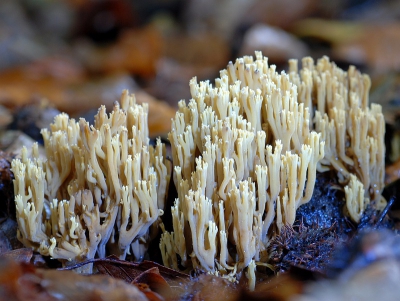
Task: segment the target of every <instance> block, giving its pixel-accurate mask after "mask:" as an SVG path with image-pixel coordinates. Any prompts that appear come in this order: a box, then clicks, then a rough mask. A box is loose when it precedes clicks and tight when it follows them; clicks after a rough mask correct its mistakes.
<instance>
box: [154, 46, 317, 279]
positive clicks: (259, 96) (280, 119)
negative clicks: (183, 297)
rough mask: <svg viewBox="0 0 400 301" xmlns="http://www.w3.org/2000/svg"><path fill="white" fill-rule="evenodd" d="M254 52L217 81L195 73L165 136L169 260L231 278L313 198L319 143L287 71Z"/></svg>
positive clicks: (166, 259) (260, 256)
mask: <svg viewBox="0 0 400 301" xmlns="http://www.w3.org/2000/svg"><path fill="white" fill-rule="evenodd" d="M256 55H257V59H256V60H255V61H254V60H253V58H252V57H244V58H242V59H238V60H237V61H236V63H235V64H232V63H230V64H229V65H228V69H227V70H223V71H221V77H220V78H218V79H216V81H215V87H213V86H212V85H211V84H210V83H209V82H200V83H197V82H196V79H193V80H192V81H191V82H190V90H191V95H192V99H191V100H190V101H189V103H188V104H186V103H185V102H184V101H181V102H180V103H179V111H178V112H177V114H176V117H175V119H173V121H172V131H171V132H170V134H169V139H170V141H171V145H172V155H173V163H174V166H175V170H174V182H175V185H176V187H177V190H178V198H177V199H176V200H175V204H174V206H173V207H172V215H173V228H174V231H173V232H172V233H168V232H165V233H164V234H163V236H162V239H161V243H160V246H161V250H162V255H163V261H164V263H165V264H166V265H168V266H171V267H173V268H178V264H180V265H181V266H183V267H186V268H198V269H202V270H206V271H208V272H210V273H216V274H221V275H223V276H225V277H229V278H231V279H236V277H237V276H238V275H240V273H241V271H243V270H244V269H245V268H247V267H248V266H249V265H250V266H251V267H252V269H254V267H255V265H254V261H259V260H261V259H265V257H266V256H267V254H266V246H267V244H268V241H269V239H270V237H271V235H273V233H276V232H278V231H279V230H280V228H281V227H282V225H284V224H293V222H294V221H295V214H296V210H297V208H298V207H299V206H301V205H302V204H305V203H307V202H308V201H309V200H310V199H311V196H312V192H313V189H314V184H315V176H316V169H317V164H318V162H319V161H320V160H321V159H322V158H323V156H324V143H323V142H321V141H320V135H319V134H317V133H316V132H314V131H310V119H309V118H310V113H309V108H307V107H305V106H304V104H302V103H299V102H298V100H297V99H298V95H297V86H296V85H294V84H293V83H291V81H290V78H289V75H287V74H285V73H281V74H278V73H277V72H276V71H275V66H268V62H267V59H266V58H264V57H262V55H261V53H257V54H256ZM178 259H179V260H178ZM247 274H248V275H253V274H254V271H248V272H247Z"/></svg>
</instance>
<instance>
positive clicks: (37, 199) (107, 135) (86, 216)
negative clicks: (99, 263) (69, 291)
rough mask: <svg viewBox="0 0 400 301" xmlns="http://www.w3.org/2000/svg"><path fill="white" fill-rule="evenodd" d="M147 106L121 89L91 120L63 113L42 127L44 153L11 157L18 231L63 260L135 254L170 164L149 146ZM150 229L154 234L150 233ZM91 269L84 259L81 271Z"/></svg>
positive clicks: (146, 235)
mask: <svg viewBox="0 0 400 301" xmlns="http://www.w3.org/2000/svg"><path fill="white" fill-rule="evenodd" d="M147 115H148V107H147V105H146V104H144V105H142V106H141V105H137V104H136V102H135V98H134V96H130V95H128V92H127V91H124V93H123V94H122V97H121V105H119V104H118V103H116V104H115V105H114V109H113V111H112V112H111V113H110V114H107V113H106V109H105V107H104V106H103V107H101V108H100V109H99V111H98V113H97V115H96V116H95V122H94V125H93V126H89V124H88V123H87V122H86V121H85V120H83V119H81V120H80V121H79V122H76V121H75V120H74V119H70V118H69V117H68V116H67V115H66V114H60V115H58V116H57V117H56V118H55V120H54V123H53V124H51V126H50V127H51V129H50V131H48V130H46V129H44V130H42V135H43V138H44V146H45V150H46V158H44V159H43V158H40V157H39V154H38V147H37V145H36V146H34V149H33V154H34V155H33V158H28V157H27V150H26V149H24V150H23V151H22V158H21V159H15V160H13V161H12V170H13V172H14V176H15V181H14V191H15V203H16V208H17V221H18V227H19V232H18V238H19V240H20V241H21V242H22V243H23V244H24V245H25V246H27V247H31V248H32V249H34V250H35V251H38V252H40V253H41V254H43V255H49V256H51V257H53V258H56V259H59V260H60V261H62V262H63V263H69V262H70V263H76V262H81V261H84V260H86V259H92V258H94V257H95V256H96V255H97V256H98V257H100V258H101V257H105V256H106V247H107V248H108V249H109V250H110V252H112V253H114V254H117V255H119V256H120V258H122V259H124V258H125V256H126V255H127V254H133V257H134V259H136V260H141V259H142V258H143V256H144V253H145V251H146V250H147V247H148V243H149V241H150V240H151V239H152V236H154V234H155V233H154V232H155V231H151V230H152V229H151V228H152V226H153V227H154V228H155V230H157V223H158V220H159V217H160V216H161V215H162V214H163V209H164V201H165V197H166V194H167V187H168V183H169V175H170V171H169V170H170V169H171V167H170V164H169V162H168V161H166V156H165V151H166V150H165V145H164V144H162V143H161V142H160V141H159V140H158V141H157V144H156V146H155V147H152V146H150V145H149V138H148V128H147ZM152 232H153V233H152ZM90 270H91V266H90V265H88V266H84V269H83V271H89V272H90Z"/></svg>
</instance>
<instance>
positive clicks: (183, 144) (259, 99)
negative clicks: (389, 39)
mask: <svg viewBox="0 0 400 301" xmlns="http://www.w3.org/2000/svg"><path fill="white" fill-rule="evenodd" d="M302 64H303V66H302V68H301V69H300V70H298V67H297V62H296V61H295V60H291V61H290V62H289V66H290V69H289V72H288V73H285V72H282V73H280V74H279V73H278V72H277V71H276V67H275V66H274V65H269V64H268V59H267V58H266V57H263V56H262V54H261V53H260V52H256V58H255V60H254V58H253V57H251V56H245V57H243V58H239V59H237V60H236V62H235V63H232V62H230V63H229V64H228V66H227V69H225V70H222V71H221V72H220V78H217V79H216V80H215V86H213V85H212V84H211V83H210V82H209V81H205V82H200V83H198V82H197V80H196V78H194V79H192V80H191V81H190V84H189V85H190V92H191V96H192V98H191V99H190V100H189V102H188V103H185V101H180V102H179V109H178V112H177V113H176V116H175V118H174V119H173V120H172V127H171V132H170V133H169V135H168V137H169V140H170V142H171V151H172V159H173V167H172V168H173V170H172V172H173V182H174V184H175V186H176V188H177V192H178V197H177V198H176V199H175V202H174V205H173V206H172V208H171V214H172V228H173V231H172V232H168V231H165V230H163V234H162V236H161V241H160V249H161V254H162V259H163V262H164V264H165V265H166V266H169V267H172V268H174V269H182V268H183V269H185V270H191V269H199V270H203V271H206V272H208V273H212V274H215V275H220V276H222V277H226V278H228V279H230V280H233V281H235V280H237V279H238V278H239V277H240V276H241V275H242V274H243V272H245V274H246V277H247V278H248V280H249V286H250V287H254V284H255V268H256V266H257V265H262V264H265V262H266V261H267V260H268V257H269V248H268V246H269V244H270V242H271V240H272V239H273V238H274V237H276V236H277V235H279V233H281V232H282V231H284V229H287V227H288V226H291V225H293V223H294V222H295V218H296V210H297V209H298V208H299V207H300V206H301V205H303V204H306V203H307V202H309V201H310V199H311V197H312V195H313V191H314V185H315V180H316V174H317V172H324V171H327V170H333V171H335V172H336V174H337V178H338V180H339V182H340V183H341V184H342V185H343V187H344V191H345V206H344V207H345V211H346V214H347V215H348V216H349V218H351V219H352V220H353V221H354V222H355V223H358V222H359V221H360V218H361V216H362V214H363V212H364V210H365V208H366V206H367V205H368V204H369V203H371V204H372V205H374V206H376V208H379V207H380V206H382V204H383V203H384V200H383V199H382V198H381V190H382V188H383V176H384V153H385V150H384V141H383V138H384V132H385V124H384V119H383V115H382V112H381V107H380V106H379V105H374V104H372V105H371V106H369V105H368V92H369V88H370V80H369V77H368V76H367V75H363V74H361V73H360V72H359V71H357V70H356V69H355V68H354V67H350V68H349V70H348V71H347V72H346V71H343V70H341V69H340V68H338V67H337V66H336V65H335V64H334V63H333V62H330V61H329V60H328V58H326V57H323V58H322V59H320V60H318V62H317V63H316V64H314V62H313V60H312V59H311V58H305V59H303V62H302ZM43 137H44V141H45V149H46V155H47V158H46V159H45V160H42V159H41V158H39V156H38V154H37V149H36V148H35V149H34V150H33V153H34V158H33V159H30V158H27V156H26V152H23V156H22V159H21V160H14V161H13V163H12V168H13V171H14V173H15V178H16V179H15V195H16V198H15V200H16V206H17V217H18V223H19V229H20V232H19V233H20V234H19V239H20V240H21V241H22V242H23V243H24V244H25V245H26V246H30V247H32V248H34V249H35V250H37V251H39V252H41V253H42V254H45V255H50V256H52V257H54V258H59V259H61V260H64V261H65V260H71V261H81V260H83V259H85V258H93V257H94V256H95V255H96V254H97V256H99V257H103V256H105V254H106V245H107V246H108V248H109V250H110V252H113V253H116V254H118V255H120V257H121V258H125V256H126V254H128V253H129V252H132V253H133V254H134V259H136V260H139V259H141V258H142V257H143V254H144V252H145V249H146V246H147V244H148V242H149V240H150V239H151V238H152V237H153V235H152V231H151V229H152V228H157V226H158V225H159V223H158V221H159V217H160V216H161V215H162V213H163V211H162V210H163V209H164V200H165V199H166V194H167V187H168V183H169V175H170V173H169V171H170V170H171V167H170V166H169V164H168V162H167V161H166V159H165V147H164V145H163V144H162V143H161V142H160V141H158V142H157V145H156V146H155V147H154V148H153V147H151V146H149V139H148V131H147V107H146V106H145V105H144V106H138V105H136V104H135V103H134V100H133V98H132V97H130V96H128V95H127V93H124V94H123V96H122V98H121V107H119V106H118V105H116V106H115V107H114V110H113V112H112V113H111V114H110V115H107V114H106V113H105V109H104V108H103V107H102V108H101V109H100V110H99V113H98V114H97V116H96V121H95V124H94V126H93V127H89V125H88V124H87V122H85V121H84V120H81V121H80V122H75V121H74V120H71V119H69V118H68V117H67V116H66V115H63V114H62V115H60V116H58V117H57V118H56V119H55V122H54V124H52V126H51V131H50V132H48V131H46V130H44V131H43ZM46 209H48V211H46ZM161 228H163V227H161Z"/></svg>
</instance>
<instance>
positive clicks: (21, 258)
mask: <svg viewBox="0 0 400 301" xmlns="http://www.w3.org/2000/svg"><path fill="white" fill-rule="evenodd" d="M0 256H1V257H2V258H3V259H7V260H12V261H15V262H21V263H29V262H30V261H31V259H32V257H33V251H32V249H30V248H21V249H15V250H11V251H8V252H4V253H1V254H0Z"/></svg>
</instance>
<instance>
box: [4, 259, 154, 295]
mask: <svg viewBox="0 0 400 301" xmlns="http://www.w3.org/2000/svg"><path fill="white" fill-rule="evenodd" d="M0 292H1V295H0V300H15V301H25V300H41V301H43V300H45V301H53V300H65V301H68V300H71V301H92V300H99V301H101V300H104V301H105V300H114V301H119V300H121V301H122V300H124V301H127V300H132V301H141V300H143V301H145V300H147V298H146V296H145V295H144V294H143V293H142V292H140V290H139V289H138V288H137V287H136V286H134V285H130V284H128V283H125V282H124V281H122V280H119V279H114V278H112V277H109V276H106V275H91V276H84V275H78V274H76V273H74V272H72V271H57V270H45V269H35V268H34V267H33V266H31V265H26V264H18V263H16V262H15V261H13V260H7V259H4V258H1V259H0Z"/></svg>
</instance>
